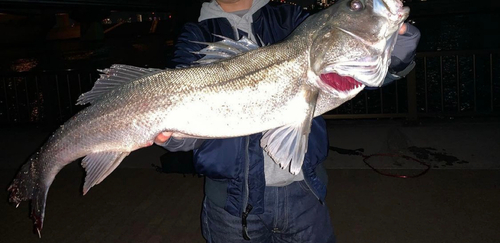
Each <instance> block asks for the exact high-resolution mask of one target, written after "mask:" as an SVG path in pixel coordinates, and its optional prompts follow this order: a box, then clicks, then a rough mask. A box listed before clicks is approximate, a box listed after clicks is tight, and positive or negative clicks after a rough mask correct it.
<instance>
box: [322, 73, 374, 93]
mask: <svg viewBox="0 0 500 243" xmlns="http://www.w3.org/2000/svg"><path fill="white" fill-rule="evenodd" d="M320 79H321V81H323V83H325V84H326V85H328V86H330V87H331V88H333V89H335V90H337V91H341V92H349V91H351V90H354V89H357V88H359V87H361V86H363V87H364V85H363V84H362V83H360V82H358V81H356V79H354V78H352V77H349V76H341V75H339V74H338V73H324V74H321V75H320Z"/></svg>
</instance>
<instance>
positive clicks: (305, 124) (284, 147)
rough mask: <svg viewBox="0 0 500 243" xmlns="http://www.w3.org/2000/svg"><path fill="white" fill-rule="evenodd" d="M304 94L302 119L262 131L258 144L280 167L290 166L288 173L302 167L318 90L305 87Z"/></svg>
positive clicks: (294, 172)
mask: <svg viewBox="0 0 500 243" xmlns="http://www.w3.org/2000/svg"><path fill="white" fill-rule="evenodd" d="M303 93H304V96H305V98H306V101H307V103H308V105H309V106H308V107H307V110H306V112H305V115H304V117H303V120H302V121H300V122H297V123H295V124H291V125H288V126H283V127H278V128H275V129H272V130H268V131H266V132H265V133H264V135H263V137H262V139H261V141H260V144H261V147H262V148H264V150H265V151H266V152H267V153H268V154H269V156H270V157H271V158H272V159H273V160H274V162H276V163H277V164H279V165H280V167H281V168H286V167H288V166H290V168H289V170H290V173H292V174H294V175H296V174H298V173H299V172H300V170H301V168H302V163H303V162H304V157H305V154H306V152H307V144H308V139H309V132H310V131H311V123H312V119H313V115H314V109H315V107H316V101H317V98H318V90H317V89H313V88H308V87H305V88H304V90H303Z"/></svg>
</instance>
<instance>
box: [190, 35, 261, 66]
mask: <svg viewBox="0 0 500 243" xmlns="http://www.w3.org/2000/svg"><path fill="white" fill-rule="evenodd" d="M214 36H216V37H219V38H221V39H222V40H221V41H218V42H212V43H210V42H199V41H192V42H193V43H197V44H202V45H207V47H205V48H203V49H201V50H200V51H197V52H193V53H194V54H201V55H205V56H204V57H203V58H201V59H199V60H198V61H195V62H194V63H196V64H209V63H213V62H216V61H219V60H222V59H226V58H229V57H234V56H237V55H240V54H242V53H245V52H248V51H251V50H255V49H257V48H259V45H258V44H257V43H255V42H253V41H252V40H250V39H248V38H247V37H245V36H243V37H242V38H241V39H239V40H238V41H235V40H233V39H231V38H228V37H225V36H221V35H215V34H214ZM259 40H260V38H259ZM260 42H262V40H260ZM261 44H262V43H261Z"/></svg>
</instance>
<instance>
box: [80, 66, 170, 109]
mask: <svg viewBox="0 0 500 243" xmlns="http://www.w3.org/2000/svg"><path fill="white" fill-rule="evenodd" d="M98 71H99V72H101V73H102V74H101V75H100V77H99V79H97V81H96V82H95V84H94V87H92V89H91V90H90V91H88V92H86V93H83V94H81V95H80V97H79V98H78V100H77V103H76V104H77V105H84V104H87V103H90V104H92V103H95V102H96V101H98V100H99V99H100V98H101V97H102V96H103V95H105V94H107V93H108V92H109V91H111V90H113V89H115V88H116V87H119V86H122V85H123V84H126V83H129V82H132V81H134V80H137V79H139V78H142V77H144V76H147V75H151V74H153V73H156V72H159V71H161V69H155V68H141V67H134V66H129V65H122V64H115V65H112V66H111V67H110V68H106V69H104V70H98Z"/></svg>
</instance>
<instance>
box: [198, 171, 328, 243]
mask: <svg viewBox="0 0 500 243" xmlns="http://www.w3.org/2000/svg"><path fill="white" fill-rule="evenodd" d="M201 220H202V231H203V236H204V237H205V239H206V240H207V242H208V243H220V242H221V243H226V242H227V243H234V242H242V243H248V242H262V243H274V242H276V243H277V242H297V243H306V242H310V243H323V242H325V243H326V242H328V243H334V242H335V235H334V234H333V227H332V225H331V222H330V216H329V213H328V208H327V207H326V205H324V204H321V203H320V201H319V200H318V199H317V198H316V197H315V196H314V194H313V193H312V192H311V191H310V190H309V189H308V187H307V185H306V184H305V182H304V181H299V182H294V183H292V184H290V185H288V186H284V187H266V190H265V197H264V213H263V214H258V215H255V214H250V215H248V217H247V225H248V236H249V237H250V240H245V239H243V234H242V229H243V226H242V218H241V217H237V216H234V215H231V214H229V213H228V212H227V211H225V210H224V209H223V208H221V207H219V206H217V205H215V204H214V203H213V202H211V201H210V200H209V199H208V198H207V197H205V200H204V202H203V210H202V214H201Z"/></svg>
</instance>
